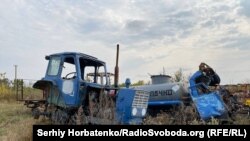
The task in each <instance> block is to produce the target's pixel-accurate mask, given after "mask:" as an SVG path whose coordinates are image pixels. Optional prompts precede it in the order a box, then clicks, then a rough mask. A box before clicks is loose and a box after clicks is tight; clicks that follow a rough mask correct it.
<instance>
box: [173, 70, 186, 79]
mask: <svg viewBox="0 0 250 141" xmlns="http://www.w3.org/2000/svg"><path fill="white" fill-rule="evenodd" d="M173 79H174V81H175V82H181V81H183V80H184V75H183V71H182V69H181V68H180V69H179V70H177V71H176V72H175V73H174V77H173Z"/></svg>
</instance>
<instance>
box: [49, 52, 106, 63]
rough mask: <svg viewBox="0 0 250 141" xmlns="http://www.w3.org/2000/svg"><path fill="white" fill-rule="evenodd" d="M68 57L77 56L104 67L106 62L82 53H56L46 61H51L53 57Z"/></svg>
mask: <svg viewBox="0 0 250 141" xmlns="http://www.w3.org/2000/svg"><path fill="white" fill-rule="evenodd" d="M67 55H72V56H75V57H78V58H82V59H84V60H89V61H91V62H96V63H98V64H102V65H104V64H105V62H103V61H101V60H99V59H97V58H96V57H93V56H91V55H87V54H84V53H80V52H62V53H55V54H51V55H49V56H46V57H45V59H46V60H49V59H50V57H52V56H67Z"/></svg>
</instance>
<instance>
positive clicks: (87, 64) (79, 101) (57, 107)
mask: <svg viewBox="0 0 250 141" xmlns="http://www.w3.org/2000/svg"><path fill="white" fill-rule="evenodd" d="M118 52H119V45H118V46H117V61H118ZM45 58H46V60H48V61H49V62H48V67H47V71H46V75H45V77H44V78H42V79H41V80H39V81H37V82H36V83H35V84H34V85H33V87H34V88H37V89H41V90H43V94H44V97H45V99H44V100H43V101H40V103H42V104H43V107H44V108H43V110H40V107H41V106H34V107H32V108H33V110H32V111H33V114H34V116H35V117H36V118H38V117H39V115H46V116H48V117H49V118H50V119H51V121H52V123H54V124H141V123H142V119H143V117H144V116H145V115H146V111H147V106H148V99H149V93H148V92H146V91H143V90H133V89H129V88H118V87H117V86H118V82H117V80H118V78H117V75H118V67H117V66H116V72H115V76H116V78H115V86H116V87H114V86H111V85H110V80H109V73H107V69H106V64H105V62H103V61H101V60H99V59H97V58H96V57H93V56H90V55H86V54H83V53H76V52H63V53H57V54H51V55H49V56H46V57H45ZM117 65H118V63H117ZM89 74H91V75H92V76H93V77H91V78H90V77H89V76H88V75H89ZM99 76H102V77H99ZM40 105H41V104H40Z"/></svg>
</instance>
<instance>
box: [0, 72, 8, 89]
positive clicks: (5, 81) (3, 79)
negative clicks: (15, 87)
mask: <svg viewBox="0 0 250 141" xmlns="http://www.w3.org/2000/svg"><path fill="white" fill-rule="evenodd" d="M5 75H6V73H0V84H1V85H6V86H9V79H8V78H6V77H5Z"/></svg>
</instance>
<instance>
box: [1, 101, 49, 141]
mask: <svg viewBox="0 0 250 141" xmlns="http://www.w3.org/2000/svg"><path fill="white" fill-rule="evenodd" d="M0 113H1V114H0V140H1V141H32V126H33V124H46V121H45V120H43V119H42V118H41V119H39V120H35V119H33V117H32V114H31V110H30V109H28V108H27V107H26V106H24V105H23V103H22V102H16V101H11V102H6V101H5V102H4V101H0Z"/></svg>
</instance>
